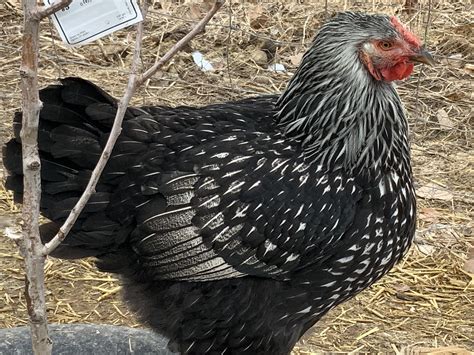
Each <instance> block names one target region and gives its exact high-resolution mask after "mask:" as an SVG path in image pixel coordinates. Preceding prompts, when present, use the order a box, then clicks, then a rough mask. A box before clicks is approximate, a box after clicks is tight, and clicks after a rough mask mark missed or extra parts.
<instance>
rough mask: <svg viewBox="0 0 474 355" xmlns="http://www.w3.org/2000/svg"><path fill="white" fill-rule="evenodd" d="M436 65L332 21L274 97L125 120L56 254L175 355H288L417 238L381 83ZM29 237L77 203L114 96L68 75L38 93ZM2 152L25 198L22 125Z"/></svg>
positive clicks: (148, 111)
mask: <svg viewBox="0 0 474 355" xmlns="http://www.w3.org/2000/svg"><path fill="white" fill-rule="evenodd" d="M414 62H422V63H427V64H431V63H433V58H432V57H431V55H430V54H429V53H428V52H427V51H426V50H425V49H424V48H423V46H422V44H421V43H420V41H419V40H418V39H417V38H416V37H415V36H414V35H413V34H412V33H411V32H410V31H409V30H407V29H406V28H405V27H404V26H403V25H402V24H401V23H400V22H399V21H398V20H397V19H396V18H395V17H389V16H386V15H366V14H361V13H351V12H345V13H340V14H338V15H337V16H335V17H334V18H333V19H331V20H330V21H329V22H328V23H326V24H325V25H323V26H322V28H321V29H320V31H319V33H318V34H317V36H316V38H315V40H314V43H313V44H312V46H311V48H310V49H309V50H308V52H307V53H306V54H305V55H304V57H303V60H302V63H301V65H300V67H299V68H298V70H297V71H296V73H295V75H294V76H293V77H292V79H291V80H290V82H289V84H288V86H287V88H286V90H285V91H284V92H283V93H282V94H281V95H280V96H262V97H255V98H249V99H243V100H240V101H234V102H227V103H222V104H214V105H210V106H205V107H200V108H195V107H176V108H170V107H163V106H145V107H140V108H135V107H130V108H129V109H128V111H127V113H126V116H125V121H124V126H123V131H122V133H121V135H120V137H119V140H118V142H117V144H116V146H115V148H114V150H113V153H112V156H111V158H110V161H109V162H108V164H107V167H106V169H105V171H104V173H103V175H102V177H101V179H100V181H99V184H98V186H97V189H96V190H97V191H96V193H95V194H94V195H93V197H92V198H91V200H90V202H89V203H88V205H87V206H86V208H85V209H84V211H83V212H82V213H81V215H80V218H79V220H78V222H77V223H76V225H75V226H74V228H73V229H72V231H71V233H70V234H69V235H68V236H67V238H66V240H65V241H64V242H63V243H62V245H61V246H60V247H59V248H58V249H57V250H56V251H55V252H54V253H53V256H56V257H60V258H71V259H75V258H83V257H88V256H94V257H96V258H97V265H98V267H99V268H100V270H102V271H105V272H112V273H116V274H118V275H120V277H121V280H122V284H123V293H124V299H125V300H126V302H127V304H128V305H129V307H130V308H131V309H132V310H133V311H134V312H136V313H137V314H138V316H139V317H140V319H141V320H142V321H143V322H144V323H145V324H147V325H149V326H150V327H151V328H152V329H154V330H155V331H156V332H158V333H160V334H162V335H164V336H166V337H167V338H168V339H169V348H170V349H171V350H173V351H178V352H181V353H183V354H273V355H274V354H288V353H289V352H290V351H291V349H292V348H293V347H294V345H295V343H296V342H297V341H298V339H299V338H300V337H301V336H302V335H303V334H304V333H305V332H306V331H307V330H308V329H309V328H310V327H311V326H312V325H314V324H315V323H316V322H317V321H318V320H319V319H320V318H321V317H322V316H323V315H324V314H326V313H327V312H328V311H329V310H330V309H332V308H333V307H335V306H336V305H338V304H340V303H341V302H343V301H345V300H347V299H349V298H351V297H353V296H354V295H356V294H357V293H358V292H360V291H362V290H363V289H365V288H367V287H368V286H370V285H371V284H372V283H374V282H375V281H376V280H378V279H380V278H381V277H382V276H383V275H384V274H386V273H387V272H388V271H389V270H390V269H391V268H392V267H393V266H394V265H395V264H396V263H397V262H398V261H399V260H400V259H401V258H402V257H403V256H404V254H405V253H406V252H407V250H408V248H409V247H410V244H411V242H412V239H413V235H414V231H415V210H416V204H415V194H414V189H413V184H412V172H411V165H410V154H409V145H408V140H407V130H408V127H407V122H406V119H405V116H404V112H403V109H402V104H401V101H400V99H399V97H398V95H397V93H396V91H395V88H394V86H393V84H392V81H394V80H400V79H404V78H406V77H408V76H409V75H410V74H411V73H412V70H413V66H414ZM41 100H42V101H43V102H44V107H43V109H42V111H41V116H40V133H39V149H40V152H41V164H42V169H41V174H42V186H43V191H42V201H41V212H42V214H43V215H44V216H45V217H47V218H48V219H49V220H50V221H51V222H49V223H46V224H45V225H43V226H41V234H42V238H43V239H44V240H49V239H50V238H52V236H53V235H54V234H55V232H56V231H57V230H58V228H59V226H60V224H61V223H62V222H63V221H64V220H65V218H66V216H67V215H68V213H69V211H70V210H71V208H72V206H73V205H74V203H75V202H76V201H77V199H78V197H79V195H80V194H81V192H82V191H83V189H84V187H85V185H86V183H87V181H88V178H89V177H90V174H91V170H92V169H93V167H94V166H95V164H96V162H97V160H98V158H99V155H100V153H101V150H102V148H103V146H104V144H105V141H106V138H107V136H108V133H109V131H110V128H111V125H112V122H113V118H114V115H115V112H116V107H117V101H116V100H115V99H114V98H112V97H111V96H109V95H108V94H107V93H105V92H104V91H103V90H102V89H100V88H99V87H98V86H96V85H94V84H92V83H90V82H88V81H86V80H83V79H79V78H67V79H63V80H61V83H60V84H59V85H52V86H49V87H47V88H45V89H43V90H42V91H41ZM14 123H15V124H14V128H15V131H16V134H15V138H14V139H12V140H11V141H10V142H8V143H7V144H6V147H5V148H4V152H3V155H4V163H5V166H6V168H7V170H8V171H9V177H8V179H7V187H8V188H9V189H11V190H13V191H14V193H15V198H16V199H17V200H18V201H21V193H22V168H21V146H20V143H19V129H20V126H21V114H18V115H17V116H16V119H15V121H14Z"/></svg>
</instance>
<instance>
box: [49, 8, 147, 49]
mask: <svg viewBox="0 0 474 355" xmlns="http://www.w3.org/2000/svg"><path fill="white" fill-rule="evenodd" d="M54 2H55V1H54V0H45V4H46V5H47V6H48V5H51V4H53V3H54ZM51 18H52V19H53V22H54V24H55V26H56V28H57V30H58V32H59V34H60V36H61V38H62V40H63V41H64V42H66V43H67V44H69V45H81V44H86V43H89V42H92V41H94V40H96V39H98V38H100V37H103V36H106V35H108V34H110V33H112V32H115V31H118V30H120V29H122V28H124V27H127V26H130V25H133V24H135V23H137V22H140V21H142V20H143V17H142V14H141V12H140V8H139V7H138V5H137V2H136V0H73V1H72V2H71V5H69V6H66V7H65V8H64V9H62V10H59V11H58V12H56V13H55V14H54V15H52V16H51Z"/></svg>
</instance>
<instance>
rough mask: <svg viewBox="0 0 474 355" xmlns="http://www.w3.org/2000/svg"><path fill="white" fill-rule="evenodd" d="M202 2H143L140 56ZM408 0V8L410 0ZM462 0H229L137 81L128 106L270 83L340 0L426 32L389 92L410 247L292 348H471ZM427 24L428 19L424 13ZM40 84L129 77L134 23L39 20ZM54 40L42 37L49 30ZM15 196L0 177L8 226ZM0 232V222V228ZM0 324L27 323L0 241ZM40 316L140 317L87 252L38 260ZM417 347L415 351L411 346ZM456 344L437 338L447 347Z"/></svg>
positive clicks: (16, 29)
mask: <svg viewBox="0 0 474 355" xmlns="http://www.w3.org/2000/svg"><path fill="white" fill-rule="evenodd" d="M201 3H202V2H201V1H180V2H179V1H170V0H168V1H161V4H162V8H159V5H158V2H157V1H155V5H154V8H153V10H152V11H151V12H150V19H151V21H150V22H149V23H148V25H147V32H146V33H147V35H146V37H145V40H144V47H145V50H144V55H143V62H144V63H148V64H149V63H151V62H153V61H154V60H155V58H156V57H158V56H159V55H160V54H163V53H164V52H165V51H166V49H167V48H169V47H170V46H171V45H172V44H173V43H175V41H176V40H177V39H179V38H180V37H181V36H182V35H183V34H184V33H185V32H186V30H188V29H189V28H190V26H191V25H192V23H193V22H195V21H196V19H197V18H198V17H199V16H201V10H200V7H199V6H198V4H201ZM410 4H411V6H410ZM471 6H472V5H471V4H470V1H468V0H465V1H457V0H452V1H445V0H433V1H432V8H431V9H429V7H428V0H425V1H421V0H419V1H416V0H407V1H398V0H391V1H367V2H363V1H350V0H345V1H343V0H338V1H328V2H327V12H326V4H325V2H323V1H320V2H317V1H312V2H309V1H293V2H285V1H273V2H265V1H248V2H245V3H243V4H237V3H236V2H233V4H232V7H230V6H229V5H227V6H226V7H225V8H224V9H223V10H222V11H221V12H220V13H219V14H218V15H217V16H216V19H215V20H213V21H212V24H211V25H210V26H208V27H207V31H206V33H205V34H204V35H201V36H200V37H199V38H198V39H195V40H194V41H193V42H192V43H191V45H190V46H189V47H188V48H187V49H186V51H185V52H182V53H180V54H179V55H178V56H176V57H175V58H174V59H173V61H172V62H171V63H170V64H169V65H168V66H167V67H166V68H165V69H164V70H163V71H162V72H160V73H158V74H157V75H156V76H155V77H154V78H153V79H151V80H150V81H149V82H148V83H147V85H146V87H144V88H142V89H141V90H140V92H139V93H138V94H137V95H136V96H135V99H134V100H135V101H134V103H135V104H143V103H147V104H165V105H179V104H192V105H194V104H198V105H202V104H207V103H211V102H217V101H223V100H231V99H234V98H238V97H243V96H249V95H254V94H261V93H275V92H278V91H281V90H282V89H283V88H284V86H285V83H286V81H287V80H288V78H289V74H288V73H275V72H270V71H268V70H267V66H268V64H269V62H270V61H272V60H273V61H274V62H277V63H282V64H284V65H285V66H286V68H287V69H288V71H289V72H291V71H292V70H293V69H294V68H295V67H296V66H297V64H298V61H299V59H300V56H301V53H302V52H303V51H304V49H305V48H307V46H308V44H309V43H310V41H311V38H312V36H313V35H314V32H315V28H317V27H318V26H319V25H320V24H321V22H322V21H324V19H325V18H327V17H328V16H330V15H331V14H332V13H333V12H334V11H337V10H342V9H351V10H364V11H369V12H373V11H376V12H385V13H389V14H397V15H399V16H400V17H401V18H402V19H403V20H404V21H405V22H408V23H409V25H410V27H411V28H412V29H413V30H414V31H415V32H417V33H418V34H419V35H420V36H421V37H422V38H424V39H425V41H426V43H427V45H428V47H429V48H430V49H432V50H433V52H434V53H436V55H437V58H438V59H439V60H440V64H438V65H437V66H435V67H434V68H418V69H417V70H416V72H417V73H418V74H415V75H414V76H413V77H412V78H411V79H409V80H407V81H406V82H403V83H400V86H399V91H400V93H401V95H402V98H403V101H404V102H405V104H406V107H407V109H408V112H409V119H410V126H411V128H412V151H413V160H414V172H415V178H416V186H417V191H418V194H419V197H420V198H419V218H418V231H417V236H416V243H415V246H414V247H413V248H412V250H411V252H410V254H409V256H408V257H407V258H406V259H405V260H404V262H403V263H401V264H400V265H398V266H397V267H396V268H395V269H394V270H393V271H392V272H391V273H390V274H389V275H388V276H386V277H385V278H383V279H382V280H381V281H380V282H378V283H377V284H375V285H374V286H373V287H371V288H370V289H368V290H366V291H364V292H363V293H361V294H360V295H359V296H357V297H356V298H355V299H353V300H351V301H350V302H347V303H344V304H343V305H341V306H339V307H337V308H336V309H334V310H333V311H332V312H330V314H329V315H328V316H326V317H325V318H324V319H323V320H322V321H321V322H320V323H318V324H317V325H316V327H315V328H314V330H313V332H312V333H311V334H308V335H307V336H305V339H304V340H302V341H301V342H300V344H299V346H298V347H297V349H295V354H308V353H311V352H312V351H314V352H316V351H328V352H338V351H342V352H355V351H358V352H375V351H382V352H392V353H397V354H400V353H405V352H413V353H427V352H423V351H424V350H420V349H419V348H420V347H428V348H438V347H443V346H459V347H461V348H464V349H470V350H473V349H474V340H473V334H474V305H473V303H474V279H473V274H469V273H467V271H465V270H464V263H465V261H466V258H467V253H468V249H469V247H470V245H473V244H474V240H473V237H472V216H473V213H472V202H473V200H474V196H473V186H472V181H474V179H473V156H474V155H473V147H472V116H473V115H472V99H473V90H472V89H473V87H472V79H473V59H474V52H473V45H474V44H473V42H472V38H473V30H474V27H473V25H472V23H473V19H474V15H473V12H472V8H471ZM21 15H22V14H21V9H20V6H19V1H17V0H8V1H6V2H4V3H2V4H0V23H1V28H0V38H1V41H0V65H1V67H0V71H1V77H2V81H1V82H0V104H1V107H2V116H1V119H0V138H1V139H6V138H7V137H8V136H9V134H10V129H11V117H12V114H13V112H14V110H15V109H16V108H17V107H18V105H19V100H20V91H19V81H18V66H19V59H20V52H19V49H20V33H21V32H20V31H21V21H20V18H21ZM428 22H429V24H430V26H427V24H428ZM41 36H42V37H41V56H42V61H41V70H40V82H41V84H42V85H46V84H49V83H51V82H53V81H55V80H56V78H57V77H58V76H68V75H78V76H82V77H85V78H88V79H91V80H93V81H94V82H96V83H98V84H99V85H101V86H102V87H104V88H105V89H106V90H108V91H110V92H111V93H113V94H114V95H116V96H118V95H120V94H121V92H122V90H123V88H124V87H125V81H126V79H127V68H128V65H129V63H130V57H131V56H130V53H131V47H132V45H133V35H132V33H131V32H130V31H121V32H119V33H115V34H113V35H111V36H110V37H108V38H105V39H102V40H100V41H97V42H95V43H93V44H90V45H88V46H84V47H81V48H77V49H70V48H67V47H66V46H64V45H63V44H62V43H60V42H59V41H58V39H57V37H56V35H55V34H54V30H51V26H50V25H49V24H48V23H46V24H44V25H43V29H42V32H41ZM53 38H54V41H53ZM194 50H199V51H201V52H202V53H203V54H204V56H205V57H206V59H208V60H210V61H211V62H212V64H213V65H214V67H215V68H216V70H215V71H213V72H202V71H200V70H199V68H198V67H197V66H196V65H195V64H194V63H193V61H192V59H191V55H190V52H191V51H194ZM18 212H19V210H18V208H17V206H15V205H14V204H13V203H12V202H11V199H10V196H9V194H8V193H7V192H6V191H5V189H4V188H3V187H1V185H0V217H1V218H2V221H1V222H0V230H3V227H5V226H6V225H12V226H15V225H18V219H19V215H18ZM0 233H1V232H0ZM0 270H1V272H0V327H13V326H17V325H22V324H24V323H25V322H26V321H25V319H26V315H25V302H24V298H23V295H22V293H23V287H24V286H23V273H22V270H21V259H20V257H19V256H18V253H17V252H16V247H15V244H14V243H13V242H12V241H11V240H8V239H6V238H1V239H0ZM46 276H47V287H48V294H47V300H48V310H49V319H50V321H52V322H60V323H72V322H81V323H109V324H127V325H131V326H140V325H139V324H138V323H137V322H136V320H135V319H134V318H133V315H131V314H130V313H128V311H127V310H126V308H125V307H124V306H123V305H122V303H121V301H120V297H119V295H118V290H119V288H118V283H117V280H116V279H115V278H114V277H113V276H111V275H108V274H102V273H99V272H97V271H96V269H95V267H94V264H93V261H92V260H82V261H77V262H68V261H58V260H48V262H47V269H46ZM414 348H418V350H413V349H414ZM449 352H450V353H461V351H460V350H459V351H458V350H453V348H449V349H448V350H446V351H445V353H449Z"/></svg>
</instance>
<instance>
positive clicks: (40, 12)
mask: <svg viewBox="0 0 474 355" xmlns="http://www.w3.org/2000/svg"><path fill="white" fill-rule="evenodd" d="M71 3H72V0H59V1H57V2H55V3H54V4H52V5H50V6H38V7H37V9H36V11H35V12H34V13H33V14H32V15H33V18H34V19H35V20H37V21H41V20H42V19H44V18H46V17H48V16H51V15H53V14H54V13H56V12H58V11H59V10H62V9H64V8H65V7H66V6H68V5H71Z"/></svg>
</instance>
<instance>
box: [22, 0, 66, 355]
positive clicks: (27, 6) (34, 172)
mask: <svg viewBox="0 0 474 355" xmlns="http://www.w3.org/2000/svg"><path fill="white" fill-rule="evenodd" d="M68 3H70V1H60V2H58V3H57V4H55V5H54V6H53V7H52V9H48V11H44V10H43V8H40V7H38V5H37V1H36V0H24V1H23V14H24V28H23V47H22V58H21V67H20V77H21V91H22V111H23V116H22V128H21V132H20V136H21V145H22V157H23V158H22V161H23V162H22V164H23V186H24V188H23V189H24V192H23V207H22V218H23V238H22V240H21V246H20V251H21V253H22V255H23V257H24V259H25V299H26V303H27V308H28V315H29V324H30V329H31V341H32V346H33V352H34V353H35V354H41V355H48V354H51V351H52V342H51V339H49V335H48V323H47V316H46V303H45V292H44V260H45V257H44V254H43V253H42V249H43V244H42V243H41V238H40V234H39V227H38V226H39V223H38V219H39V210H40V198H41V173H40V171H41V169H40V168H41V162H40V157H39V153H38V143H37V140H38V122H39V113H40V110H41V106H42V105H41V101H40V99H39V92H38V57H39V44H38V42H39V23H40V20H41V19H43V18H44V17H45V16H48V14H52V13H53V12H54V11H57V10H60V9H61V8H62V7H64V6H67V4H68Z"/></svg>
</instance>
